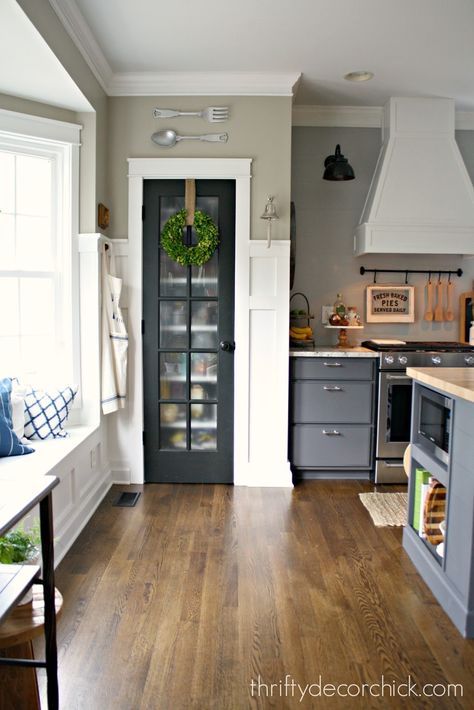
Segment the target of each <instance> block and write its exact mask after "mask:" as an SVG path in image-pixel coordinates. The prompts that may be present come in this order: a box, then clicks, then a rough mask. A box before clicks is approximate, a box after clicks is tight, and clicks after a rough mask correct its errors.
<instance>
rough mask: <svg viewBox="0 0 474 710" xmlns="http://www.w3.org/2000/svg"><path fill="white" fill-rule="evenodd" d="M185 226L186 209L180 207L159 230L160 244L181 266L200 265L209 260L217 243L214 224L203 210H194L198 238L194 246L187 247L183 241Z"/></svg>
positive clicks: (217, 237) (217, 234) (216, 231)
mask: <svg viewBox="0 0 474 710" xmlns="http://www.w3.org/2000/svg"><path fill="white" fill-rule="evenodd" d="M185 226H186V210H185V209H182V210H180V211H179V212H177V213H176V214H174V215H173V216H172V217H170V218H169V219H168V220H167V222H166V224H165V226H164V227H163V230H162V232H161V246H162V247H163V249H164V250H165V252H166V253H167V254H168V256H169V257H170V259H173V261H177V262H178V264H182V266H190V265H194V266H202V265H203V264H205V263H206V261H209V259H210V258H211V256H212V255H213V254H214V252H215V250H216V249H217V246H218V244H219V232H218V230H217V227H216V225H215V224H214V222H213V221H212V219H211V218H210V217H209V215H208V214H206V213H205V212H201V210H196V212H195V213H194V223H193V227H194V229H195V231H196V234H197V236H198V238H199V241H198V243H197V244H196V245H195V246H192V247H188V246H186V244H185V243H184V242H183V230H184V228H185Z"/></svg>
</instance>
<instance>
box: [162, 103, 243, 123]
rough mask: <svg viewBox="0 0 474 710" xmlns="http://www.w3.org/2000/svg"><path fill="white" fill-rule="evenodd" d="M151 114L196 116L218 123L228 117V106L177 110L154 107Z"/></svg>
mask: <svg viewBox="0 0 474 710" xmlns="http://www.w3.org/2000/svg"><path fill="white" fill-rule="evenodd" d="M153 116H154V117H155V118H175V117H176V116H197V117H198V118H204V119H206V121H209V123H219V122H221V121H227V119H228V118H229V108H228V106H208V107H207V108H203V109H202V111H178V110H176V109H173V108H155V109H154V110H153Z"/></svg>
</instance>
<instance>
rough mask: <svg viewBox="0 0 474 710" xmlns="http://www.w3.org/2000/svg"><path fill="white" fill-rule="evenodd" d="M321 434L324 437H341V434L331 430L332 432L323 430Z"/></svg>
mask: <svg viewBox="0 0 474 710" xmlns="http://www.w3.org/2000/svg"><path fill="white" fill-rule="evenodd" d="M323 434H324V436H341V432H340V431H336V429H333V430H332V431H326V429H323Z"/></svg>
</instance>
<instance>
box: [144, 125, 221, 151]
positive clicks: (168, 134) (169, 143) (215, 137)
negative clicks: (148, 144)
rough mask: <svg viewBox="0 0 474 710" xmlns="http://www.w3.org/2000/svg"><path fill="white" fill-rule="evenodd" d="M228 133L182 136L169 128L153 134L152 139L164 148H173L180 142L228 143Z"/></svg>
mask: <svg viewBox="0 0 474 710" xmlns="http://www.w3.org/2000/svg"><path fill="white" fill-rule="evenodd" d="M228 137H229V136H228V135H227V133H205V134H204V135H201V136H180V135H178V134H177V133H176V131H172V130H171V129H170V128H167V129H165V130H163V131H157V132H156V133H153V135H152V137H151V139H152V141H153V142H154V143H156V144H157V145H159V146H161V147H162V148H172V147H173V146H174V145H176V143H177V142H178V141H208V142H209V143H227V139H228Z"/></svg>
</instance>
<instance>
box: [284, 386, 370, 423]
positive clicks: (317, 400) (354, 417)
mask: <svg viewBox="0 0 474 710" xmlns="http://www.w3.org/2000/svg"><path fill="white" fill-rule="evenodd" d="M292 406H293V411H292V421H293V422H295V423H298V422H308V423H309V422H323V423H324V422H340V423H341V424H348V423H353V424H371V423H372V407H373V385H372V383H371V382H347V381H344V380H338V381H334V380H322V381H318V382H315V381H308V382H304V381H297V382H294V383H293V404H292Z"/></svg>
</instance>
